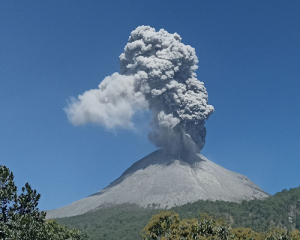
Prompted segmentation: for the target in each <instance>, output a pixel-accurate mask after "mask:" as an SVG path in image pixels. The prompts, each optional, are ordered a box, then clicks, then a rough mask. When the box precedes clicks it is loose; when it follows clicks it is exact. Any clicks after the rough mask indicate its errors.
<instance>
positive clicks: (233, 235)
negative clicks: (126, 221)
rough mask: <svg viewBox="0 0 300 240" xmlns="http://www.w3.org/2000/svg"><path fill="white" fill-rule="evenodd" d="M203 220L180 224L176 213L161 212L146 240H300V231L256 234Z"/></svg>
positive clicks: (207, 218) (274, 230) (147, 229)
mask: <svg viewBox="0 0 300 240" xmlns="http://www.w3.org/2000/svg"><path fill="white" fill-rule="evenodd" d="M204 216H205V217H204V218H203V217H201V220H197V219H184V220H180V218H179V215H178V214H177V213H175V212H168V211H166V212H160V213H158V214H156V215H154V216H153V217H152V218H151V220H150V222H149V223H148V224H147V226H146V227H145V228H144V230H143V233H142V236H143V239H144V240H196V239H201V240H214V239H218V240H279V239H281V240H299V239H300V234H299V231H298V230H294V231H292V232H288V231H286V230H284V229H278V228H271V229H269V230H268V231H267V232H260V233H259V232H255V231H254V230H252V229H251V228H234V229H231V228H230V227H228V225H227V224H226V223H225V222H224V220H222V219H219V220H217V221H215V220H214V219H213V218H211V217H210V216H209V215H204Z"/></svg>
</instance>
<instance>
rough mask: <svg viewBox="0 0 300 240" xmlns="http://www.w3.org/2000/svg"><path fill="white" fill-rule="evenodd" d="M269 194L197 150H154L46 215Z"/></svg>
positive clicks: (171, 204) (255, 197) (251, 197)
mask: <svg viewBox="0 0 300 240" xmlns="http://www.w3.org/2000/svg"><path fill="white" fill-rule="evenodd" d="M268 196H269V194H268V193H266V192H264V191H263V190H262V189H261V188H260V187H259V186H257V185H256V184H254V183H253V182H252V181H250V180H249V179H248V178H247V177H245V176H243V175H241V174H238V173H235V172H232V171H229V170H227V169H225V168H223V167H221V166H219V165H217V164H215V163H213V162H211V161H210V160H208V159H207V158H206V157H204V156H202V155H200V154H198V155H197V157H196V158H194V159H192V160H189V161H187V159H179V158H178V157H174V156H173V155H170V154H169V153H166V152H165V151H163V150H157V151H155V152H153V153H151V154H149V155H148V156H146V157H144V158H143V159H141V160H139V161H137V162H135V163H134V164H133V165H132V166H131V167H130V168H128V169H127V170H126V171H125V172H124V173H123V174H122V175H121V176H120V177H119V178H118V179H116V180H115V181H114V182H112V183H111V184H110V185H109V186H107V187H106V188H104V189H102V190H101V191H99V192H97V193H94V194H92V195H90V196H88V197H86V198H83V199H81V200H78V201H76V202H74V203H72V204H70V205H67V206H65V207H62V208H59V209H55V210H50V211H48V212H47V218H48V219H50V218H62V217H70V216H76V215H80V214H83V213H86V212H88V211H93V210H96V209H99V208H103V207H105V206H108V205H109V206H111V205H115V204H122V203H133V204H137V205H139V206H141V207H144V208H146V207H155V208H164V209H165V208H167V209H168V208H171V207H174V206H179V205H183V204H186V203H188V202H196V201H198V200H200V199H203V200H212V201H216V200H223V201H232V202H241V201H242V200H251V199H263V198H266V197H268Z"/></svg>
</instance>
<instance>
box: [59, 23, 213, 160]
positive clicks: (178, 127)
mask: <svg viewBox="0 0 300 240" xmlns="http://www.w3.org/2000/svg"><path fill="white" fill-rule="evenodd" d="M197 64H198V58H197V56H196V53H195V49H194V48H192V47H191V46H189V45H185V44H183V43H181V37H180V36H179V35H178V34H177V33H174V34H170V33H168V32H167V31H165V30H163V29H161V30H159V31H158V32H156V31H155V29H154V28H151V27H149V26H140V27H137V28H136V29H135V30H134V31H132V32H131V35H130V37H129V40H128V43H127V45H126V46H125V49H124V53H122V54H121V55H120V68H121V74H118V73H114V74H113V75H112V76H110V77H106V78H105V79H104V80H103V81H102V82H101V83H100V84H99V89H92V90H89V91H86V92H85V93H84V94H83V95H79V96H78V100H75V99H73V100H72V101H71V102H70V103H69V105H68V107H67V108H65V109H64V110H65V111H66V113H67V115H68V118H69V120H70V121H71V122H72V123H73V124H74V125H80V124H84V123H87V122H95V123H98V124H101V125H104V126H105V127H107V128H115V127H122V128H132V127H133V126H134V125H133V123H132V122H131V118H132V116H133V114H134V113H135V112H136V111H139V110H141V109H145V108H148V109H150V110H152V113H153V119H152V121H151V123H150V126H151V129H152V131H151V132H150V134H149V137H148V138H149V140H150V141H151V142H152V143H154V144H155V145H156V146H157V147H158V148H163V149H164V150H165V151H167V152H169V153H171V154H175V155H186V154H187V153H188V154H189V155H190V154H194V153H198V152H199V151H200V150H201V149H202V148H203V146H204V143H205V136H206V128H205V127H204V123H205V120H207V119H208V118H209V116H210V115H211V114H212V113H213V112H214V108H213V106H211V105H209V104H208V94H207V91H206V88H205V87H204V84H203V82H200V81H199V80H198V79H197V78H196V73H195V71H196V69H197V68H198V66H197Z"/></svg>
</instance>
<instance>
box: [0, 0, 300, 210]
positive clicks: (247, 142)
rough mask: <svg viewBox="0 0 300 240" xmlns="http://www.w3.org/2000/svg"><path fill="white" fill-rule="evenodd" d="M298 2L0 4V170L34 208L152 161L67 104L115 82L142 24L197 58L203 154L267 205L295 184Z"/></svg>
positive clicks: (57, 203) (127, 139)
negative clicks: (205, 105)
mask: <svg viewBox="0 0 300 240" xmlns="http://www.w3.org/2000/svg"><path fill="white" fill-rule="evenodd" d="M299 13H300V1H298V0H291V1H283V0H282V1H277V0H272V1H267V0H266V1H260V0H251V1H250V0H249V1H248V0H246V1H238V0H235V1H234V0H229V1H223V0H222V1H219V0H214V1H209V0H207V1H201V0H195V1H192V0H191V1H174V0H173V1H162V0H161V1H141V0H136V1H132V0H129V1H96V0H95V1H79V0H72V1H68V0H65V1H1V2H0V112H1V115H0V116H1V117H0V164H4V165H6V166H7V167H9V168H10V169H11V170H12V171H13V172H14V174H15V180H16V183H17V185H18V187H19V189H20V188H21V187H22V186H23V185H24V184H25V182H29V183H30V184H31V186H32V187H33V188H34V189H37V191H38V192H39V193H41V195H42V198H41V201H40V205H39V206H40V209H42V210H46V209H53V208H58V207H62V206H64V205H67V204H70V203H72V202H73V201H75V200H78V199H81V198H84V197H86V196H88V195H90V194H92V193H94V192H96V191H99V190H101V189H102V188H104V187H106V186H107V185H108V184H109V183H110V182H112V181H113V180H115V179H116V178H117V177H119V176H120V175H121V174H122V172H123V171H125V170H126V169H127V168H128V167H130V166H131V164H133V163H134V162H135V161H137V160H139V159H141V158H142V157H144V156H146V155H147V154H149V153H151V152H152V151H154V150H155V147H154V146H153V145H151V144H150V143H149V142H148V140H147V132H148V129H147V123H148V122H149V121H150V118H149V116H147V115H146V116H144V117H143V118H142V119H141V118H138V119H137V120H136V124H137V125H138V126H139V131H137V132H132V131H129V130H119V131H114V132H109V131H107V130H105V129H104V128H103V127H100V126H95V125H92V124H89V125H86V126H79V127H74V126H73V125H71V124H70V123H69V122H68V119H67V117H66V115H65V112H64V111H63V108H64V107H65V106H66V105H67V99H68V98H69V97H70V96H74V97H77V95H78V94H81V93H83V92H84V91H86V90H89V89H91V88H96V87H97V86H98V84H99V83H100V82H101V81H102V80H103V78H104V77H105V76H108V75H111V74H112V73H113V72H116V71H119V55H120V54H121V53H122V52H123V49H124V46H125V45H126V43H127V40H128V37H129V34H130V32H131V31H132V30H134V29H135V28H136V27H137V26H139V25H150V26H151V27H154V28H156V29H157V30H159V29H160V28H164V29H166V30H167V31H168V32H170V33H174V32H177V33H178V34H180V36H181V37H182V42H183V43H184V44H189V45H191V46H192V47H194V48H195V49H196V53H197V55H198V58H199V69H198V70H197V75H198V79H199V80H201V81H203V82H204V83H205V86H206V88H207V91H208V94H209V103H210V104H212V105H213V106H214V107H215V113H213V114H212V115H211V117H210V119H209V120H208V121H207V123H206V127H207V138H206V145H205V147H204V149H203V150H202V154H203V155H205V156H206V157H208V158H209V159H210V160H212V161H214V162H215V163H217V164H220V165H221V166H223V167H225V168H227V169H229V170H232V171H235V172H238V173H241V174H243V175H246V176H247V177H249V178H250V179H251V180H252V181H254V182H255V183H256V184H258V185H259V186H260V187H262V188H263V189H264V190H265V191H267V192H269V193H271V194H274V193H276V192H278V191H281V190H282V189H284V188H287V189H289V188H291V187H298V186H299V185H300V174H299V169H300V152H299V150H300V124H299V120H300V94H299V92H300V67H299V66H300V14H299Z"/></svg>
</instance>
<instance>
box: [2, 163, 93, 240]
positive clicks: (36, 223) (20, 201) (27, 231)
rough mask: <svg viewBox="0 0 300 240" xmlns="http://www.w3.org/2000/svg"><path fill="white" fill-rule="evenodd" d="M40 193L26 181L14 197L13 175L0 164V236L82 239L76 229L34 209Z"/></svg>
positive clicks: (22, 239)
mask: <svg viewBox="0 0 300 240" xmlns="http://www.w3.org/2000/svg"><path fill="white" fill-rule="evenodd" d="M40 197H41V195H40V194H38V193H37V192H36V190H33V189H32V188H31V187H30V185H29V184H28V183H26V184H25V187H23V188H22V193H21V194H20V195H19V196H18V194H17V187H16V186H15V184H14V175H13V173H12V172H10V170H9V169H8V168H7V167H6V166H2V165H0V239H1V240H8V239H9V240H32V239H35V240H49V239H50V240H65V239H73V240H84V239H87V237H86V235H85V234H83V233H82V232H81V231H79V230H77V229H73V230H69V229H67V228H66V227H64V226H60V225H59V224H57V223H56V222H55V221H46V220H45V217H46V213H45V212H42V211H41V212H40V211H39V209H38V208H37V205H38V201H39V199H40Z"/></svg>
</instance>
